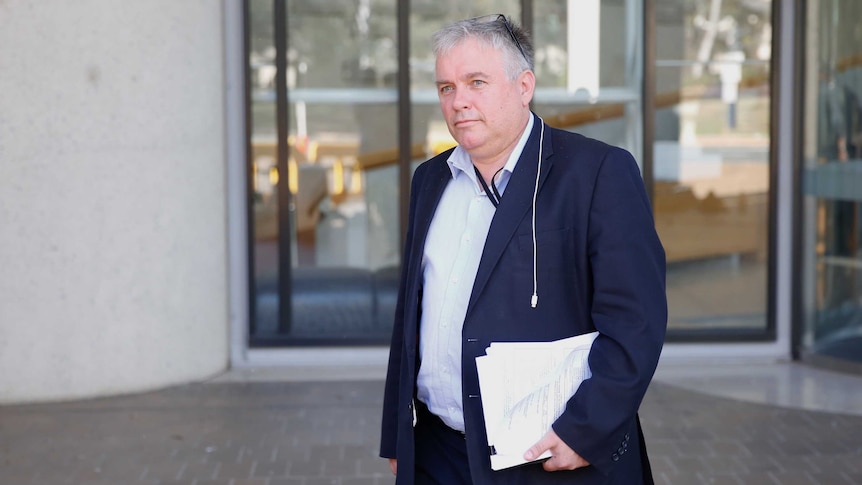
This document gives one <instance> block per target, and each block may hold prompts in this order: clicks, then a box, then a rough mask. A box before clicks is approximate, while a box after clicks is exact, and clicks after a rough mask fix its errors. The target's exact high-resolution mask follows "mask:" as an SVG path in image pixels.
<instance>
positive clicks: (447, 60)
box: [436, 38, 505, 80]
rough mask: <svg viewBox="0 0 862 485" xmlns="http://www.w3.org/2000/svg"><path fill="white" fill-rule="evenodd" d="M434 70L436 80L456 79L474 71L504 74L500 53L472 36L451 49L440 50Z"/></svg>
mask: <svg viewBox="0 0 862 485" xmlns="http://www.w3.org/2000/svg"><path fill="white" fill-rule="evenodd" d="M436 71H437V78H438V80H439V79H441V78H446V79H449V78H454V79H457V78H459V77H461V76H464V75H467V74H469V73H476V72H482V73H484V74H487V75H504V74H505V70H504V64H503V55H502V53H501V52H500V51H499V50H498V49H495V48H494V47H492V46H491V45H489V44H487V43H485V42H482V41H480V40H477V39H474V38H470V39H466V40H464V41H463V42H461V43H459V44H457V45H455V46H454V47H452V48H451V49H449V50H447V51H445V52H441V53H440V55H438V56H437V61H436ZM454 79H452V80H454Z"/></svg>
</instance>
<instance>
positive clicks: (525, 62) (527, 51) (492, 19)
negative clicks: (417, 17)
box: [431, 15, 533, 80]
mask: <svg viewBox="0 0 862 485" xmlns="http://www.w3.org/2000/svg"><path fill="white" fill-rule="evenodd" d="M506 22H508V24H509V25H508V26H507V25H506V23H505V22H504V21H503V19H502V18H500V16H499V15H486V16H484V17H476V18H473V19H467V20H459V21H458V22H455V23H452V24H449V25H447V26H445V27H443V28H442V29H440V30H438V31H437V32H435V33H434V35H433V36H432V37H431V41H432V45H433V52H434V56H435V57H440V55H442V54H445V53H447V52H449V51H450V50H452V49H453V48H455V47H456V46H458V45H460V44H461V43H462V42H464V41H466V40H468V39H476V40H478V41H479V42H482V43H484V44H486V45H488V46H490V47H492V48H494V49H497V50H499V51H501V52H502V53H503V63H504V66H503V68H504V70H505V71H506V75H507V76H508V77H509V79H511V80H514V79H516V78H517V77H518V75H519V74H521V73H522V72H524V71H527V70H530V71H532V70H533V42H532V41H531V40H530V37H529V36H528V35H527V32H526V31H525V30H524V29H522V28H521V27H520V26H518V25H515V24H514V23H512V22H510V21H509V20H508V18H506ZM509 27H511V29H512V30H511V33H510V31H509ZM515 39H517V42H518V44H520V45H521V49H518V44H516V43H515ZM521 50H523V54H522V53H521Z"/></svg>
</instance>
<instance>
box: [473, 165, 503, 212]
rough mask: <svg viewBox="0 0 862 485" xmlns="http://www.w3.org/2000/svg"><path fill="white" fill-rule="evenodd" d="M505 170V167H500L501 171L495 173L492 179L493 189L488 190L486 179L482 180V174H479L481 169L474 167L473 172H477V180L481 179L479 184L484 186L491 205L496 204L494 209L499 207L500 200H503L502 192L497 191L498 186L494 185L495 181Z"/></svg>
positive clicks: (483, 188)
mask: <svg viewBox="0 0 862 485" xmlns="http://www.w3.org/2000/svg"><path fill="white" fill-rule="evenodd" d="M503 168H504V167H500V170H497V171H496V172H495V173H494V176H493V177H491V189H490V190H488V184H486V183H485V179H484V178H482V174H481V173H479V169H478V168H476V166H475V165H473V170H475V171H476V178H478V179H479V183H480V184H482V190H484V191H485V195H487V196H488V200H490V201H491V203H492V204H494V207H497V205H499V204H500V199H502V196H501V195H500V192H498V191H497V185H496V184H495V183H494V179H495V178H497V175H498V174H499V173H500V172H502V171H503Z"/></svg>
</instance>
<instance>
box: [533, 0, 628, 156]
mask: <svg viewBox="0 0 862 485" xmlns="http://www.w3.org/2000/svg"><path fill="white" fill-rule="evenodd" d="M641 3H642V2H640V1H635V0H626V1H620V0H582V1H578V2H571V1H567V0H549V1H542V2H534V12H533V19H534V25H533V32H534V33H535V34H534V38H535V48H536V78H537V89H536V95H535V98H534V102H533V107H534V110H535V111H536V113H537V114H539V115H540V116H542V117H543V118H544V120H545V122H546V123H548V124H549V125H551V126H555V127H558V128H563V129H567V130H571V131H576V132H579V133H582V134H584V135H586V136H589V137H592V138H597V139H599V140H602V141H605V142H607V143H610V144H612V145H617V146H621V147H623V148H626V149H628V150H629V151H631V152H632V153H633V154H634V156H635V158H636V159H637V160H638V162H639V163H640V160H641V156H640V155H641V103H640V99H641V94H640V88H641V71H642V69H641V66H642V60H641V39H642V37H643V33H642V29H641V24H642V20H641V18H642V12H641V8H642V6H641Z"/></svg>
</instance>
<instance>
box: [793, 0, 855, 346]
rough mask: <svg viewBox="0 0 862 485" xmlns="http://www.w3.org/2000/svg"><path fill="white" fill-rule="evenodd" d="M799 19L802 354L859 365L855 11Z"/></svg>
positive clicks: (814, 8) (813, 6)
mask: <svg viewBox="0 0 862 485" xmlns="http://www.w3.org/2000/svg"><path fill="white" fill-rule="evenodd" d="M805 14H806V15H805V22H806V26H805V27H806V32H805V53H804V55H805V108H804V111H805V113H806V116H805V117H804V118H803V120H804V121H803V123H804V126H803V130H804V136H803V138H804V146H803V160H804V171H803V175H802V182H803V190H804V205H803V207H804V212H803V216H804V223H803V231H804V235H805V237H804V240H803V254H804V256H803V280H802V281H803V282H804V286H803V288H804V289H803V321H804V333H803V339H802V350H803V352H804V353H806V354H809V355H810V356H812V357H816V358H821V359H822V358H826V359H842V360H851V361H856V362H862V251H860V250H862V232H861V231H860V230H862V206H860V202H862V3H860V2H857V1H854V0H819V1H809V2H806V12H805Z"/></svg>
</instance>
